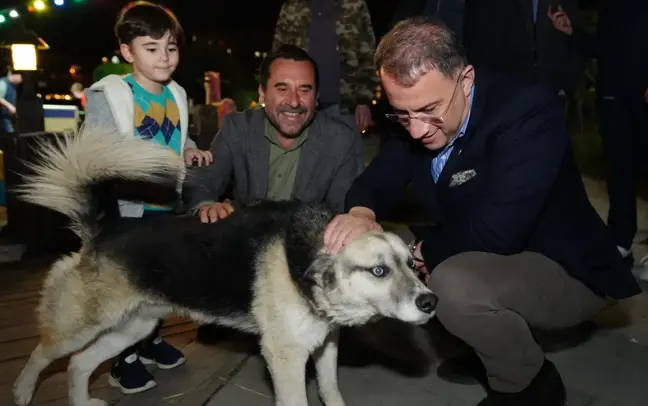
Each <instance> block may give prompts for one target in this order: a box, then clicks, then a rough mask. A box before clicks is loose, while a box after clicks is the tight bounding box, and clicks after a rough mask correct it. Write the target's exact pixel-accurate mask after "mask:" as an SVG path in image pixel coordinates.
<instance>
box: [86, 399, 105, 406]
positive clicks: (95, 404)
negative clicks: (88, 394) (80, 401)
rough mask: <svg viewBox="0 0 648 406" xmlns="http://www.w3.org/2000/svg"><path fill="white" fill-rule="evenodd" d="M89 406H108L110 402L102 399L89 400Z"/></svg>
mask: <svg viewBox="0 0 648 406" xmlns="http://www.w3.org/2000/svg"><path fill="white" fill-rule="evenodd" d="M88 406H108V402H106V401H105V400H101V399H90V400H88Z"/></svg>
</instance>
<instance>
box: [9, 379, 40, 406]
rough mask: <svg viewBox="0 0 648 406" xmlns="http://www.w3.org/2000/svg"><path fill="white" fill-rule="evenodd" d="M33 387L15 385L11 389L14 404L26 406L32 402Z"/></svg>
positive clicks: (22, 384)
mask: <svg viewBox="0 0 648 406" xmlns="http://www.w3.org/2000/svg"><path fill="white" fill-rule="evenodd" d="M34 389H35V388H34V385H28V384H24V383H21V384H16V385H14V388H13V398H14V403H16V405H18V406H27V405H28V404H30V403H31V401H32V396H34Z"/></svg>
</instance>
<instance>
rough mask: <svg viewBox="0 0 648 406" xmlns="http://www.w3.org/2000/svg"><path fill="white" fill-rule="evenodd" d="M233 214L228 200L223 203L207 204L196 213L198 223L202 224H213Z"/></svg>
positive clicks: (232, 207) (232, 208)
mask: <svg viewBox="0 0 648 406" xmlns="http://www.w3.org/2000/svg"><path fill="white" fill-rule="evenodd" d="M233 212H234V206H232V204H231V203H230V201H229V200H225V201H224V202H219V203H214V204H207V205H205V206H202V207H201V208H200V210H199V211H198V213H199V214H200V222H202V223H214V222H216V221H218V220H222V219H224V218H226V217H227V216H229V215H230V214H232V213H233Z"/></svg>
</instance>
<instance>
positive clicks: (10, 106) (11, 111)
mask: <svg viewBox="0 0 648 406" xmlns="http://www.w3.org/2000/svg"><path fill="white" fill-rule="evenodd" d="M5 107H7V110H9V114H11V115H16V106H14V105H13V104H11V103H7V105H6V106H5Z"/></svg>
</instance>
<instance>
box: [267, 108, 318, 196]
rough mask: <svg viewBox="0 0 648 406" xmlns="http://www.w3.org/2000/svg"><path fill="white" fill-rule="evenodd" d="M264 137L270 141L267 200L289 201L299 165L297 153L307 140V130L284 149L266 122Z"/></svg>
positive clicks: (270, 125)
mask: <svg viewBox="0 0 648 406" xmlns="http://www.w3.org/2000/svg"><path fill="white" fill-rule="evenodd" d="M265 136H266V138H267V139H268V141H270V162H269V165H268V172H269V173H268V192H267V194H266V198H267V199H268V200H275V201H276V200H290V198H291V197H292V191H293V185H294V184H295V176H296V175H297V165H298V164H299V151H300V150H301V146H302V145H303V144H304V142H305V141H306V139H307V138H308V133H307V130H306V129H304V131H302V133H301V134H299V136H298V137H297V138H296V139H295V142H294V144H293V145H292V146H291V147H290V148H288V149H285V148H283V147H282V146H281V145H279V142H278V141H277V135H276V134H275V129H274V127H273V126H272V124H270V122H269V121H268V120H266V125H265Z"/></svg>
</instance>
